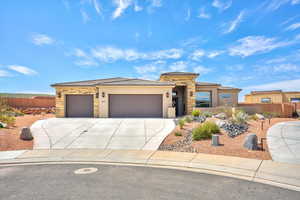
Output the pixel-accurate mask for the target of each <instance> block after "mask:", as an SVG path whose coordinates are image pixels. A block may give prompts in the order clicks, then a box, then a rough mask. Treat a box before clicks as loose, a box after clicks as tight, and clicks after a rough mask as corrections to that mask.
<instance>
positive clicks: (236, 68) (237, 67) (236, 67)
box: [226, 65, 244, 71]
mask: <svg viewBox="0 0 300 200" xmlns="http://www.w3.org/2000/svg"><path fill="white" fill-rule="evenodd" d="M226 69H227V70H229V71H241V70H243V69H244V65H230V66H227V67H226Z"/></svg>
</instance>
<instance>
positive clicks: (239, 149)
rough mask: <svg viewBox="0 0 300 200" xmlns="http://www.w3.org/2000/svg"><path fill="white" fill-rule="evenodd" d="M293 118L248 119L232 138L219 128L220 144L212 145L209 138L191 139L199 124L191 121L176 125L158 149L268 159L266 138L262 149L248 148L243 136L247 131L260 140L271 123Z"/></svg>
mask: <svg viewBox="0 0 300 200" xmlns="http://www.w3.org/2000/svg"><path fill="white" fill-rule="evenodd" d="M206 120H207V121H216V120H217V119H216V118H208V119H206ZM295 120H296V119H293V118H273V119H271V124H269V122H268V120H249V121H248V122H247V123H248V130H247V131H246V132H245V133H243V134H240V135H238V136H236V137H234V138H231V137H229V136H228V135H227V133H226V132H225V131H224V130H223V129H221V131H220V133H219V141H220V146H212V145H211V139H205V140H200V141H195V140H192V141H191V139H189V137H191V132H192V130H193V129H194V128H196V127H197V126H199V125H200V124H201V123H199V122H194V121H192V122H190V123H185V125H184V127H183V128H182V129H180V127H179V125H178V126H177V127H176V129H175V130H173V132H172V133H170V134H169V135H168V136H167V137H166V138H165V140H164V141H163V143H162V144H161V145H160V150H169V151H183V152H197V153H207V154H217V155H226V156H238V157H245V158H255V159H263V160H269V159H271V156H270V154H269V152H268V147H267V144H266V140H264V142H263V148H264V151H261V150H248V149H246V148H244V147H243V143H244V140H245V137H246V136H247V134H248V133H255V134H256V135H257V137H258V141H259V142H260V139H261V138H266V134H267V130H268V129H269V127H271V126H272V125H274V124H276V123H279V122H285V121H295ZM262 121H263V122H264V128H263V130H262V129H261V122H262ZM179 133H180V134H182V136H180V134H179ZM260 147H261V146H260Z"/></svg>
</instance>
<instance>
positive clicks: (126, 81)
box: [51, 77, 175, 87]
mask: <svg viewBox="0 0 300 200" xmlns="http://www.w3.org/2000/svg"><path fill="white" fill-rule="evenodd" d="M97 85H99V86H100V85H103V86H105V85H107V86H109V85H111V86H122V85H125V86H126V85H128V86H172V85H175V84H174V83H172V82H160V81H152V80H143V79H131V78H121V77H117V78H108V79H97V80H88V81H76V82H64V83H55V84H53V85H51V86H52V87H56V86H74V87H76V86H97Z"/></svg>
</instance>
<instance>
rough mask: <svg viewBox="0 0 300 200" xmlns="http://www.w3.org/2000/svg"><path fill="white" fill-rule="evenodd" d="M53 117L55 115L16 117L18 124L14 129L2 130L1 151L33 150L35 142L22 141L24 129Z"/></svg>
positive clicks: (0, 137) (0, 138)
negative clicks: (21, 136) (21, 134)
mask: <svg viewBox="0 0 300 200" xmlns="http://www.w3.org/2000/svg"><path fill="white" fill-rule="evenodd" d="M51 117H54V115H53V114H45V115H24V116H20V117H16V124H15V126H14V127H12V128H1V129H0V151H9V150H22V149H32V147H33V141H24V140H21V139H20V131H21V129H22V127H26V126H28V127H29V126H30V125H31V124H33V123H34V122H35V121H37V120H40V119H46V118H51Z"/></svg>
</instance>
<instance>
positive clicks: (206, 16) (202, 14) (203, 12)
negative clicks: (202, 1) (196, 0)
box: [198, 7, 211, 19]
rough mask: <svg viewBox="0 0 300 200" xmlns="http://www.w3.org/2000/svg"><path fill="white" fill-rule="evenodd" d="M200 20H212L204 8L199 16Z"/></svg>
mask: <svg viewBox="0 0 300 200" xmlns="http://www.w3.org/2000/svg"><path fill="white" fill-rule="evenodd" d="M198 18H201V19H210V18H211V15H210V14H209V13H206V12H205V8H204V7H202V8H201V9H200V11H199V15H198Z"/></svg>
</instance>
